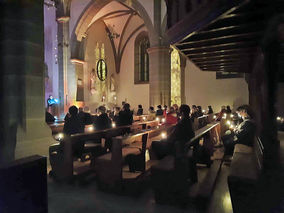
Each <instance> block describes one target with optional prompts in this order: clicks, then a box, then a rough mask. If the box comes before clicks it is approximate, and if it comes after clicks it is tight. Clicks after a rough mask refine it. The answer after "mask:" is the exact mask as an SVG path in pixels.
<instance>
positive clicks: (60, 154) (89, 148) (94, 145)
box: [49, 126, 130, 180]
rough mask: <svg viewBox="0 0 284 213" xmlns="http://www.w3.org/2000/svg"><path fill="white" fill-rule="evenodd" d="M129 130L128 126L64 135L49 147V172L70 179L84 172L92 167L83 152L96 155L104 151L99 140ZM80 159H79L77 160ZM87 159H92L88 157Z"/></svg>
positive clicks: (56, 176)
mask: <svg viewBox="0 0 284 213" xmlns="http://www.w3.org/2000/svg"><path fill="white" fill-rule="evenodd" d="M126 132H130V127H129V126H123V127H117V128H113V129H106V130H100V131H94V132H87V133H79V134H74V135H71V136H67V135H65V136H64V138H63V139H62V140H61V141H60V142H59V143H56V144H53V145H51V146H50V147H49V156H50V165H51V167H52V172H51V174H52V175H53V176H54V177H55V178H56V179H59V180H61V179H62V180H65V179H71V178H72V177H73V176H74V175H79V174H83V173H86V172H88V171H90V170H92V168H91V167H90V163H91V161H86V162H85V160H84V154H86V153H90V154H91V155H90V156H92V157H96V156H98V155H100V154H103V153H105V151H106V150H105V149H104V147H103V146H102V145H101V140H102V139H103V138H104V139H107V138H109V135H111V136H117V135H122V134H125V133H126ZM78 159H80V161H82V162H80V161H78ZM89 160H93V158H92V159H89Z"/></svg>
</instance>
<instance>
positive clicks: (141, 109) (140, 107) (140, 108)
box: [136, 104, 143, 115]
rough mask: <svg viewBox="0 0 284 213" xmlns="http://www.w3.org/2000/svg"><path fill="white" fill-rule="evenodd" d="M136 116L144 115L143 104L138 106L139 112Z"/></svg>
mask: <svg viewBox="0 0 284 213" xmlns="http://www.w3.org/2000/svg"><path fill="white" fill-rule="evenodd" d="M136 115H143V108H142V105H141V104H139V105H138V110H137V113H136Z"/></svg>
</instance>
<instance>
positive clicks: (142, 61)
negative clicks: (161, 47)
mask: <svg viewBox="0 0 284 213" xmlns="http://www.w3.org/2000/svg"><path fill="white" fill-rule="evenodd" d="M149 47H150V42H149V38H148V35H147V33H146V32H142V33H140V34H139V35H138V36H137V37H136V40H135V50H134V53H135V74H134V82H135V83H136V84H139V83H148V82H149V56H148V53H147V49H148V48H149Z"/></svg>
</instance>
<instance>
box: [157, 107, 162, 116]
mask: <svg viewBox="0 0 284 213" xmlns="http://www.w3.org/2000/svg"><path fill="white" fill-rule="evenodd" d="M157 108H158V109H157V111H156V116H161V115H163V114H164V112H163V110H162V106H161V105H158V106H157Z"/></svg>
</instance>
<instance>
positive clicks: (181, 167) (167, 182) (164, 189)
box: [151, 122, 220, 203]
mask: <svg viewBox="0 0 284 213" xmlns="http://www.w3.org/2000/svg"><path fill="white" fill-rule="evenodd" d="M219 125H220V124H219V123H218V122H213V123H210V124H207V125H206V126H205V127H202V128H201V129H198V130H196V131H195V137H194V138H192V139H191V140H190V141H188V142H187V143H186V144H185V146H184V147H179V148H181V149H185V153H186V154H185V155H184V156H183V157H178V158H177V157H175V156H166V157H165V158H163V159H161V160H160V161H159V162H158V163H156V164H154V165H153V166H152V168H151V180H152V185H153V188H154V192H155V200H156V202H157V203H177V202H178V203H179V202H180V201H181V202H184V201H185V199H186V198H187V193H188V187H189V185H188V184H189V183H188V181H187V179H188V178H189V177H190V178H191V180H192V181H197V170H196V162H199V161H198V159H195V158H196V157H197V156H196V154H195V152H196V151H198V149H197V148H196V147H198V146H200V144H199V140H200V139H201V138H205V139H204V140H203V146H205V147H206V149H205V150H208V151H207V153H206V154H207V156H206V160H207V162H206V161H205V162H202V163H206V164H209V163H210V164H211V161H210V156H211V155H212V152H211V147H213V144H214V143H216V141H215V140H217V138H216V131H219V130H220V129H219ZM211 135H212V136H211ZM210 136H211V137H210ZM213 136H214V137H213ZM217 136H218V137H219V136H220V135H219V134H217ZM218 140H219V139H218ZM176 144H179V143H176ZM190 147H194V149H193V150H192V149H190ZM194 179H195V180H194ZM209 184H211V186H213V184H214V183H209Z"/></svg>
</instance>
